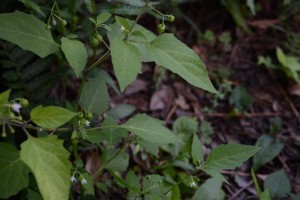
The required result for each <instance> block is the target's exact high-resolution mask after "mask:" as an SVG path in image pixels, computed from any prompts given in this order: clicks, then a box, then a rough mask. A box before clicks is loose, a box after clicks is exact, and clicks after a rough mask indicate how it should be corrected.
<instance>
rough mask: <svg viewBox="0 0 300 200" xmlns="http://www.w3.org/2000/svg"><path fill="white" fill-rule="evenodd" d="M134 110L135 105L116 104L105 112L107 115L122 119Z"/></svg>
mask: <svg viewBox="0 0 300 200" xmlns="http://www.w3.org/2000/svg"><path fill="white" fill-rule="evenodd" d="M134 111H135V107H134V106H133V105H130V104H118V105H117V106H116V107H114V108H112V109H110V110H109V111H108V112H107V115H108V116H111V117H113V118H115V119H122V118H124V117H128V116H129V115H131V114H132V113H133V112H134Z"/></svg>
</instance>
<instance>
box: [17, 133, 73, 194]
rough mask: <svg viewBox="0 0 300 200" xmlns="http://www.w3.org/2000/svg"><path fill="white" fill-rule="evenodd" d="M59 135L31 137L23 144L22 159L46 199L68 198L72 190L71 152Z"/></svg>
mask: <svg viewBox="0 0 300 200" xmlns="http://www.w3.org/2000/svg"><path fill="white" fill-rule="evenodd" d="M63 142H64V141H63V140H60V139H57V136H55V135H50V136H47V137H41V138H34V137H29V138H28V139H27V140H26V141H25V142H23V143H22V144H21V160H22V161H23V162H25V163H26V164H27V165H28V166H29V167H30V169H31V171H32V173H33V175H34V177H35V179H36V181H37V184H38V187H39V190H40V192H41V194H42V196H43V198H44V199H45V200H57V199H60V200H67V199H68V198H69V190H70V177H71V175H70V167H71V164H70V162H69V152H68V151H67V150H66V149H65V148H64V147H63Z"/></svg>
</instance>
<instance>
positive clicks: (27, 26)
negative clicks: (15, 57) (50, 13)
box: [0, 11, 58, 58]
mask: <svg viewBox="0 0 300 200" xmlns="http://www.w3.org/2000/svg"><path fill="white" fill-rule="evenodd" d="M45 26H46V24H44V22H42V21H41V20H39V19H38V18H36V17H35V16H33V15H29V14H25V13H22V12H19V11H15V12H13V13H3V14H0V38H2V39H4V40H7V41H9V42H12V43H14V44H16V45H18V46H20V47H21V48H22V49H25V50H29V51H32V52H33V53H35V54H37V55H38V56H40V57H42V58H44V57H46V56H48V55H50V54H52V53H55V52H57V51H58V44H57V43H55V41H54V40H53V38H52V36H51V33H50V31H49V30H47V29H46V28H45Z"/></svg>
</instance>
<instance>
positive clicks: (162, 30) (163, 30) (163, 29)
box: [157, 24, 166, 33]
mask: <svg viewBox="0 0 300 200" xmlns="http://www.w3.org/2000/svg"><path fill="white" fill-rule="evenodd" d="M165 30H166V26H165V25H164V24H159V25H158V26H157V31H158V32H159V33H163V32H165Z"/></svg>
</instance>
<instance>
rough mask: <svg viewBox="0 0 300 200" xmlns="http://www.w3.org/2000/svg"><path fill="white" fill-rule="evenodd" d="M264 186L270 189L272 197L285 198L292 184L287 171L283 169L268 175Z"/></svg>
mask: <svg viewBox="0 0 300 200" xmlns="http://www.w3.org/2000/svg"><path fill="white" fill-rule="evenodd" d="M264 188H265V190H266V189H269V190H270V193H271V196H272V198H274V199H275V198H283V197H286V196H287V195H288V194H289V193H290V191H291V184H290V180H289V178H288V177H287V175H286V173H285V172H284V170H283V169H281V170H279V171H276V172H273V173H272V174H270V175H269V176H267V178H266V180H265V182H264Z"/></svg>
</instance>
